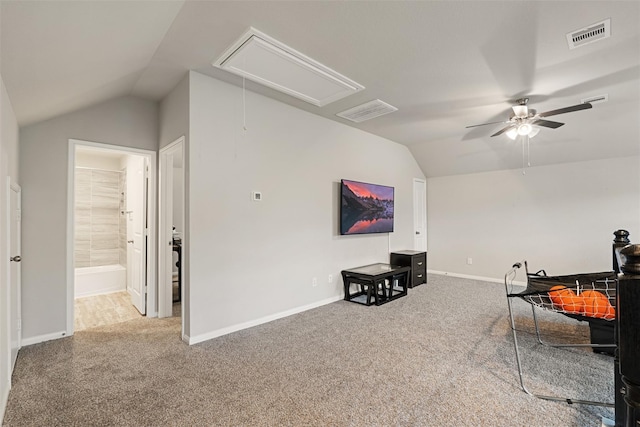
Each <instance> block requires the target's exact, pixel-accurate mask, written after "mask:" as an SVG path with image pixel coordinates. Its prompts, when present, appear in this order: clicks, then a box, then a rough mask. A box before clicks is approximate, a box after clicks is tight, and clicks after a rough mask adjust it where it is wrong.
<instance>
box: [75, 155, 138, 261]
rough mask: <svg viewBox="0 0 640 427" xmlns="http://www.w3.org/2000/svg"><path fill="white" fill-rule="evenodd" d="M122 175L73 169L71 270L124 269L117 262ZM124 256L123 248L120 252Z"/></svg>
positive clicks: (120, 242)
mask: <svg viewBox="0 0 640 427" xmlns="http://www.w3.org/2000/svg"><path fill="white" fill-rule="evenodd" d="M122 181H124V177H123V173H122V172H117V171H106V170H99V169H87V168H76V174H75V186H76V193H75V199H76V202H75V203H76V205H75V254H74V258H75V267H76V268H79V267H96V266H100V265H112V264H123V265H126V256H125V258H124V259H121V252H122V249H121V246H122V245H123V244H124V245H126V228H125V230H124V233H125V237H124V239H122V237H121V228H122V227H121V224H124V225H125V227H126V223H125V222H124V221H121V218H122V217H124V216H125V215H124V214H121V211H123V210H124V208H123V209H121V204H122V203H123V202H124V194H123V193H124V191H122V189H123V188H124V184H123V183H122ZM124 251H125V254H126V246H125V248H124Z"/></svg>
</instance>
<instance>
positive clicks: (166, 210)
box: [158, 137, 186, 336]
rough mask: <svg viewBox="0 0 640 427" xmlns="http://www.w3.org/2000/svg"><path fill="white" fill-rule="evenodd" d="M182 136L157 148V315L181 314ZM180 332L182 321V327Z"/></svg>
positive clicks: (182, 287) (183, 204)
mask: <svg viewBox="0 0 640 427" xmlns="http://www.w3.org/2000/svg"><path fill="white" fill-rule="evenodd" d="M184 159H185V156H184V137H180V138H178V139H177V140H175V141H173V142H172V143H171V144H169V145H167V146H166V147H164V148H162V149H161V150H160V191H159V194H160V203H159V204H160V216H159V232H158V234H159V246H158V271H159V272H158V284H159V285H158V286H159V288H158V300H159V307H158V316H159V317H170V316H181V317H182V316H183V315H184V311H185V307H184V303H185V295H186V292H185V291H186V289H185V286H183V284H184V277H185V275H184V269H183V266H184V255H183V250H182V248H183V247H184V246H185V238H186V236H185V214H184V213H185V197H184V194H185V184H184V168H185V162H184ZM182 335H183V336H184V325H183V330H182Z"/></svg>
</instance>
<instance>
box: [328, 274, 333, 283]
mask: <svg viewBox="0 0 640 427" xmlns="http://www.w3.org/2000/svg"><path fill="white" fill-rule="evenodd" d="M331 283H333V274H330V275H329V284H331Z"/></svg>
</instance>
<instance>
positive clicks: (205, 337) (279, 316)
mask: <svg viewBox="0 0 640 427" xmlns="http://www.w3.org/2000/svg"><path fill="white" fill-rule="evenodd" d="M341 299H343V297H342V296H340V295H336V296H334V297H331V298H327V299H323V300H321V301H317V302H314V303H312V304H307V305H303V306H301V307H296V308H292V309H291V310H286V311H282V312H280V313H275V314H271V315H269V316H265V317H261V318H260V319H255V320H250V321H248V322H244V323H239V324H237V325H232V326H228V327H226V328H222V329H217V330H215V331H211V332H207V333H206V334H200V335H196V336H195V337H190V336H188V335H184V336H183V338H182V339H183V340H185V341H186V342H187V343H188V344H189V345H193V344H198V343H201V342H203V341H208V340H210V339H213V338H217V337H221V336H223V335H227V334H231V333H233V332H238V331H241V330H243V329H248V328H252V327H254V326H258V325H262V324H264V323H269V322H272V321H274V320H278V319H282V318H283V317H288V316H292V315H294V314H298V313H302V312H303V311H307V310H311V309H314V308H318V307H321V306H323V305H327V304H331V303H332V302H336V301H340V300H341Z"/></svg>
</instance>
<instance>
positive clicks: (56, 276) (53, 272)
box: [20, 97, 158, 342]
mask: <svg viewBox="0 0 640 427" xmlns="http://www.w3.org/2000/svg"><path fill="white" fill-rule="evenodd" d="M69 139H79V140H86V141H92V142H101V143H106V144H113V145H119V146H125V147H135V148H142V149H146V150H154V151H155V150H157V149H158V106H157V104H156V103H155V102H152V101H147V100H142V99H139V98H134V97H123V98H118V99H115V100H111V101H108V102H105V103H102V104H98V105H95V106H93V107H89V108H85V109H83V110H80V111H77V112H74V113H69V114H65V115H63V116H60V117H57V118H54V119H51V120H47V121H44V122H41V123H37V124H34V125H31V126H27V127H25V128H23V129H21V132H20V150H21V155H20V168H21V170H20V179H21V183H22V195H23V198H22V208H23V216H22V227H23V235H22V249H23V250H22V255H23V263H22V264H23V265H22V271H23V275H22V308H23V312H22V326H23V338H24V339H25V340H26V341H27V342H38V341H41V340H46V339H51V338H55V337H60V336H62V334H64V333H66V312H67V306H66V304H67V299H66V298H67V280H68V279H69V280H70V278H68V277H67V271H66V265H67V259H66V256H67V251H66V239H67V229H66V218H67V168H68V164H67V163H68V149H69Z"/></svg>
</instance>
